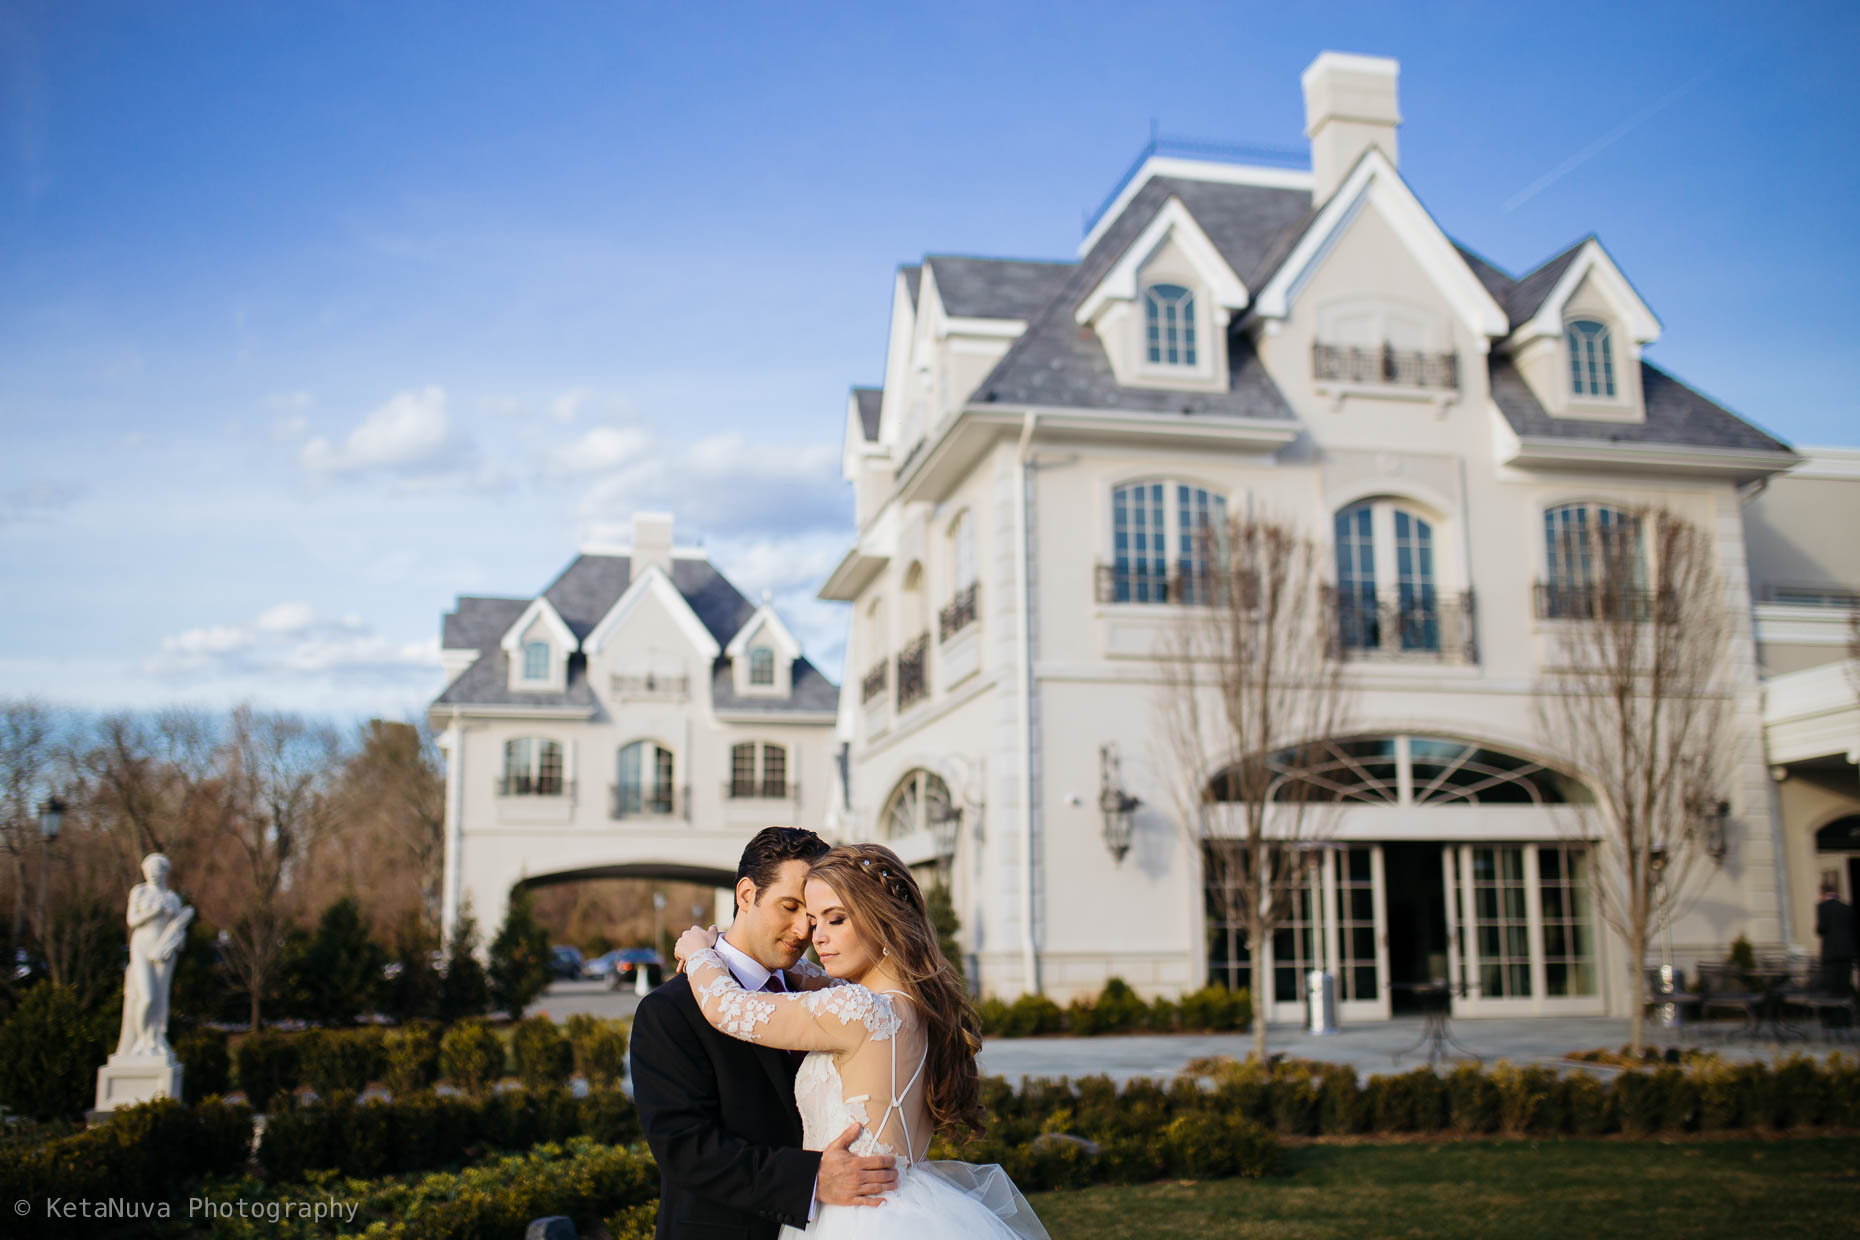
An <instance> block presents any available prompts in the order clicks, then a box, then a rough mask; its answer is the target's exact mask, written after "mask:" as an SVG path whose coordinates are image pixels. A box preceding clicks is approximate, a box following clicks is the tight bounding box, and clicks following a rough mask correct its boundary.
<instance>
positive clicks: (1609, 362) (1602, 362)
mask: <svg viewBox="0 0 1860 1240" xmlns="http://www.w3.org/2000/svg"><path fill="white" fill-rule="evenodd" d="M1564 339H1565V341H1566V342H1567V343H1568V345H1569V390H1570V393H1571V394H1572V395H1574V396H1588V397H1598V398H1601V399H1605V400H1612V399H1613V398H1614V394H1615V355H1614V346H1613V345H1612V344H1611V343H1610V342H1609V332H1608V325H1607V324H1606V323H1598V322H1596V321H1595V320H1594V319H1576V320H1574V321H1573V322H1571V323H1570V324H1569V326H1568V327H1566V328H1565V329H1564Z"/></svg>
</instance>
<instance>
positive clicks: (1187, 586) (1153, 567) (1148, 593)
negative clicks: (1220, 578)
mask: <svg viewBox="0 0 1860 1240" xmlns="http://www.w3.org/2000/svg"><path fill="white" fill-rule="evenodd" d="M1095 595H1096V598H1097V600H1098V602H1100V603H1178V604H1181V605H1183V606H1205V605H1207V604H1208V603H1210V602H1212V601H1213V600H1214V588H1213V578H1212V576H1211V575H1210V574H1209V573H1207V572H1206V571H1205V570H1198V569H1197V566H1196V565H1195V564H1193V563H1191V562H1189V561H1182V562H1179V563H1176V564H1173V565H1161V564H1156V563H1154V562H1153V561H1152V562H1151V563H1149V564H1100V565H1098V580H1097V589H1096V591H1095Z"/></svg>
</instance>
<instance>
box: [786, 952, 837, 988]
mask: <svg viewBox="0 0 1860 1240" xmlns="http://www.w3.org/2000/svg"><path fill="white" fill-rule="evenodd" d="M787 973H788V989H789V990H825V989H826V988H827V987H829V986H845V985H847V984H848V983H847V981H846V979H845V978H843V977H834V976H833V975H832V974H831V973H828V972H827V971H826V970H825V969H823V968H821V967H820V966H819V965H817V964H815V963H814V962H813V961H811V960H809V959H808V958H807V957H806V956H803V957H801V958H800V959H799V960H797V961H795V963H794V967H793V968H792V969H789V970H787Z"/></svg>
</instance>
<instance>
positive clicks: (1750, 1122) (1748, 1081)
mask: <svg viewBox="0 0 1860 1240" xmlns="http://www.w3.org/2000/svg"><path fill="white" fill-rule="evenodd" d="M1736 1074H1737V1086H1738V1093H1739V1094H1740V1095H1741V1097H1742V1102H1743V1112H1744V1124H1745V1125H1746V1126H1747V1127H1750V1128H1787V1127H1788V1126H1789V1118H1788V1116H1787V1115H1786V1114H1785V1113H1784V1111H1783V1108H1782V1105H1781V1102H1782V1098H1781V1094H1780V1093H1779V1091H1778V1090H1777V1088H1776V1074H1775V1073H1774V1072H1772V1071H1771V1070H1770V1066H1769V1065H1768V1064H1766V1063H1746V1064H1739V1065H1738V1066H1737V1068H1736Z"/></svg>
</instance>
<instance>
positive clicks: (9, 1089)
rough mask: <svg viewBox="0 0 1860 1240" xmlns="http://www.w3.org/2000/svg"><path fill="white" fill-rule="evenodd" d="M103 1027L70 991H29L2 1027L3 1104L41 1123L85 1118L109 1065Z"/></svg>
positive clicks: (47, 985) (44, 986) (50, 986)
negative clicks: (100, 1071)
mask: <svg viewBox="0 0 1860 1240" xmlns="http://www.w3.org/2000/svg"><path fill="white" fill-rule="evenodd" d="M99 1025H100V1022H99V1021H98V1020H96V1019H92V1018H90V1017H88V1016H87V1015H86V1013H85V1011H84V1009H83V1007H82V1005H81V1004H80V1003H79V1000H78V995H77V992H76V991H74V990H72V989H71V988H70V987H68V986H62V985H59V984H58V983H56V982H40V983H39V984H38V985H36V986H34V987H32V988H31V989H30V990H28V991H27V992H26V995H25V998H23V999H21V1000H20V1002H19V1006H18V1007H17V1008H15V1009H14V1010H13V1015H12V1016H11V1017H9V1018H8V1019H7V1022H6V1024H4V1025H0V1104H4V1105H5V1106H6V1107H7V1108H8V1109H9V1110H13V1111H17V1112H18V1113H19V1114H21V1115H26V1116H30V1117H31V1118H33V1119H37V1120H49V1119H58V1118H62V1117H66V1116H73V1115H79V1114H81V1113H82V1112H83V1111H84V1110H85V1109H86V1108H88V1107H89V1106H90V1104H91V1103H92V1102H94V1101H95V1100H96V1087H97V1068H98V1066H99V1065H100V1064H102V1063H103V1061H104V1051H105V1047H104V1040H103V1031H102V1029H101V1028H100V1027H99ZM112 1032H114V1031H112Z"/></svg>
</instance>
